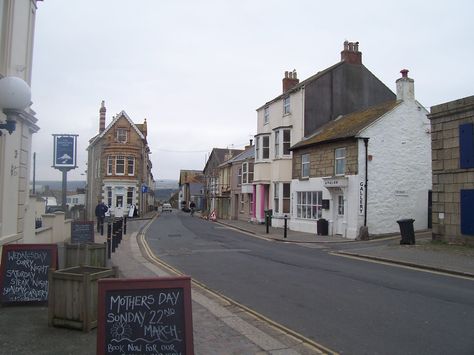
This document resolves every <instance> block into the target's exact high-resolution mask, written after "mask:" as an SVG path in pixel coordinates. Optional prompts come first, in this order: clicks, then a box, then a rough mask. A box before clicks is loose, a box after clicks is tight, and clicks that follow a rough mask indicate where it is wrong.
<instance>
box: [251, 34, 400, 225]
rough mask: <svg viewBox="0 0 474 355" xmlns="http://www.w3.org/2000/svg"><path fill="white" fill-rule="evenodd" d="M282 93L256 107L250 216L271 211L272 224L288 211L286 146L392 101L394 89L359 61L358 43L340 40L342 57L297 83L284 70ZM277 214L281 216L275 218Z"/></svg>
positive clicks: (289, 167) (289, 174)
mask: <svg viewBox="0 0 474 355" xmlns="http://www.w3.org/2000/svg"><path fill="white" fill-rule="evenodd" d="M282 86H283V92H282V94H281V95H279V96H277V97H275V98H274V99H272V100H270V101H268V102H266V103H265V104H264V105H262V106H261V107H259V108H258V109H257V134H256V135H255V171H254V190H253V195H254V196H255V206H254V207H255V212H254V218H253V220H254V221H256V222H263V221H264V218H265V210H268V209H271V210H273V216H274V218H273V220H272V225H273V226H277V227H281V226H283V220H282V219H281V217H283V216H284V215H285V214H286V215H287V214H289V213H290V212H291V205H292V202H291V201H292V199H293V201H294V200H295V198H296V197H295V196H292V195H291V191H290V186H291V181H292V152H291V150H290V147H291V146H292V145H294V144H295V143H297V142H299V141H301V140H302V139H303V138H305V137H309V136H311V135H312V134H313V133H315V132H316V131H317V130H318V129H319V128H320V127H321V126H323V125H324V124H326V123H327V122H330V121H332V120H334V119H336V118H337V117H339V116H341V115H345V114H348V113H350V112H354V111H358V110H362V109H365V108H367V107H370V106H372V105H376V104H379V103H383V102H386V101H390V100H392V101H393V100H395V94H394V93H393V92H392V91H391V90H390V89H389V88H388V87H387V86H385V85H384V84H383V83H382V82H381V81H380V80H379V79H378V78H377V77H376V76H375V75H373V74H372V73H371V72H370V71H369V70H368V69H367V68H366V67H365V66H364V65H363V64H362V53H361V52H360V51H359V44H358V42H355V43H353V42H347V41H346V42H344V48H343V51H342V52H341V61H340V62H338V63H336V64H335V65H333V66H331V67H329V68H327V69H324V70H322V71H320V72H318V73H316V74H315V75H313V76H311V77H309V78H308V79H306V80H304V81H302V82H300V81H299V79H298V77H297V73H296V71H290V72H285V77H284V78H283V80H282ZM279 217H280V218H279Z"/></svg>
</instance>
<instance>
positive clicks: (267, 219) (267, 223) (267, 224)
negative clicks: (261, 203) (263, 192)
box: [265, 214, 270, 234]
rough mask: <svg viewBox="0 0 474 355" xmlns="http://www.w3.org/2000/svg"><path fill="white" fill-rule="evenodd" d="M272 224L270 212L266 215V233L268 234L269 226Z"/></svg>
mask: <svg viewBox="0 0 474 355" xmlns="http://www.w3.org/2000/svg"><path fill="white" fill-rule="evenodd" d="M269 225H270V216H269V215H268V214H266V215H265V227H266V233H267V234H268V227H269Z"/></svg>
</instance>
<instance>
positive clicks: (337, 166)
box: [334, 147, 346, 176]
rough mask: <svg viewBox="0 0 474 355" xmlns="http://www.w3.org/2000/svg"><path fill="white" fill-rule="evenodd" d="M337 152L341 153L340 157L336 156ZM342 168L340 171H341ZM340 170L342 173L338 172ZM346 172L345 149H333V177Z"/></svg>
mask: <svg viewBox="0 0 474 355" xmlns="http://www.w3.org/2000/svg"><path fill="white" fill-rule="evenodd" d="M338 152H343V155H342V156H338ZM341 168H342V169H341ZM340 170H342V173H341V172H340ZM345 172H346V147H341V148H336V149H334V175H336V176H342V175H345Z"/></svg>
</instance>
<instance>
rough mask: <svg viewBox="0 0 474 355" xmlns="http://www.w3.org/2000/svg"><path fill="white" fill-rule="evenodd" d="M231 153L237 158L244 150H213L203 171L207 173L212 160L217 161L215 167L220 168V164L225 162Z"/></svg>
mask: <svg viewBox="0 0 474 355" xmlns="http://www.w3.org/2000/svg"><path fill="white" fill-rule="evenodd" d="M229 152H231V153H232V155H233V156H236V155H237V154H240V153H242V152H243V150H242V149H228V148H213V149H212V152H211V155H210V156H209V158H208V159H207V162H206V165H205V166H204V170H203V171H204V172H206V170H207V167H208V165H209V163H210V162H211V159H213V160H215V162H216V165H215V166H219V165H220V164H222V163H223V162H225V156H226V154H228V153H229Z"/></svg>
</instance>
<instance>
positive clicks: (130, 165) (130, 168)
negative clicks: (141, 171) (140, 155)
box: [127, 156, 135, 176]
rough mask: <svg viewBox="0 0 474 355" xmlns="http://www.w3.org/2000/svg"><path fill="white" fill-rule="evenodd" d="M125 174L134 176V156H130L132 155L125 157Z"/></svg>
mask: <svg viewBox="0 0 474 355" xmlns="http://www.w3.org/2000/svg"><path fill="white" fill-rule="evenodd" d="M130 171H131V172H130ZM127 175H128V176H135V157H132V156H128V157H127Z"/></svg>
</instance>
